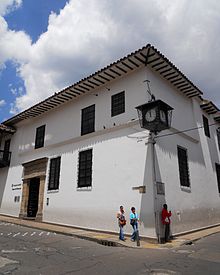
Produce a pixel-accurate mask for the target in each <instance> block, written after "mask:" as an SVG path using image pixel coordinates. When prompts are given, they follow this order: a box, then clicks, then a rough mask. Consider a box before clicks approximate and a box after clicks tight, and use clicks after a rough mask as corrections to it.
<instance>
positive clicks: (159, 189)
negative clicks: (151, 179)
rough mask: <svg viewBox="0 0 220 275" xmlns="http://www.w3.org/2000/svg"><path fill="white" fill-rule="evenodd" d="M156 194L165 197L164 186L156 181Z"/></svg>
mask: <svg viewBox="0 0 220 275" xmlns="http://www.w3.org/2000/svg"><path fill="white" fill-rule="evenodd" d="M157 194H158V195H165V185H164V183H163V182H159V181H157Z"/></svg>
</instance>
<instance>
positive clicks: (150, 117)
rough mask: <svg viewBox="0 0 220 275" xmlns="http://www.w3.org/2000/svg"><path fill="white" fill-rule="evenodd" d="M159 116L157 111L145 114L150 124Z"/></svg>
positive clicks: (152, 110)
mask: <svg viewBox="0 0 220 275" xmlns="http://www.w3.org/2000/svg"><path fill="white" fill-rule="evenodd" d="M156 116H157V114H156V110H155V109H151V110H148V111H147V112H146V114H145V119H146V121H148V122H151V121H153V120H155V118H156Z"/></svg>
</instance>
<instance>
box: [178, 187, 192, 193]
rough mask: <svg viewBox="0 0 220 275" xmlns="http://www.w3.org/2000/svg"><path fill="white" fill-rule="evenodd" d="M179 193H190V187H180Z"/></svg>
mask: <svg viewBox="0 0 220 275" xmlns="http://www.w3.org/2000/svg"><path fill="white" fill-rule="evenodd" d="M180 189H181V191H183V192H186V193H191V187H187V186H180Z"/></svg>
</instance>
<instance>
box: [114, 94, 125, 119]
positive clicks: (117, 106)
mask: <svg viewBox="0 0 220 275" xmlns="http://www.w3.org/2000/svg"><path fill="white" fill-rule="evenodd" d="M124 112H125V91H122V92H120V93H117V94H114V95H112V97H111V116H112V117H114V116H117V115H120V114H122V113H124Z"/></svg>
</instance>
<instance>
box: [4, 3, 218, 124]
mask: <svg viewBox="0 0 220 275" xmlns="http://www.w3.org/2000/svg"><path fill="white" fill-rule="evenodd" d="M219 34H220V1H219V0H209V1H207V0H193V1H192V0H166V1H165V0H111V1H110V0H89V1H88V0H37V1H36V0H0V122H3V121H4V120H6V119H8V118H10V117H12V116H14V115H16V114H17V113H19V112H21V111H23V110H25V109H27V108H29V107H30V106H32V105H34V104H36V103H38V102H39V101H42V100H43V99H45V98H47V97H49V96H50V95H52V94H54V93H55V92H58V91H60V90H62V89H63V88H65V87H67V86H69V85H71V84H73V83H75V82H77V81H79V80H80V79H82V78H84V77H86V76H88V75H89V74H91V73H94V72H95V71H97V70H99V69H100V68H102V67H105V66H106V65H109V64H110V63H111V62H114V61H116V60H118V59H119V58H121V57H124V56H125V55H127V54H129V53H131V52H132V51H135V50H137V49H139V48H141V47H143V46H145V45H147V44H148V43H150V44H152V45H153V46H155V47H156V48H157V49H158V50H159V51H161V52H162V54H164V55H165V56H166V57H167V58H168V59H169V60H170V61H171V62H173V63H174V65H176V66H177V67H178V68H179V69H180V70H181V71H182V72H183V73H184V74H185V75H186V76H187V77H188V78H189V79H190V80H191V81H192V82H193V83H194V84H195V85H196V86H197V87H198V88H199V89H200V90H201V91H202V92H203V97H204V98H205V99H208V100H211V101H213V103H214V104H215V105H216V106H217V107H219V108H220V92H219V87H220V77H219V72H220V46H219V45H220V35H219Z"/></svg>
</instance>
